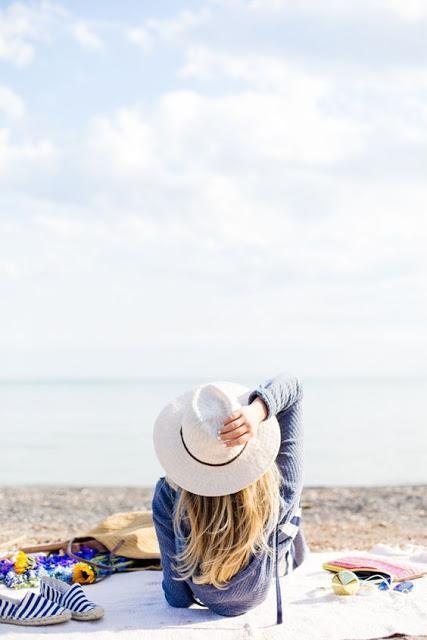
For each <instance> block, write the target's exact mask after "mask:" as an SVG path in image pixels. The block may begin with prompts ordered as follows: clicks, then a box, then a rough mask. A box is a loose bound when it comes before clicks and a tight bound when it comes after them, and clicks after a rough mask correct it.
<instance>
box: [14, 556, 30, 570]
mask: <svg viewBox="0 0 427 640" xmlns="http://www.w3.org/2000/svg"><path fill="white" fill-rule="evenodd" d="M28 565H29V558H28V556H27V554H26V553H24V551H18V553H17V554H16V558H15V572H16V573H24V571H26V570H27V568H28Z"/></svg>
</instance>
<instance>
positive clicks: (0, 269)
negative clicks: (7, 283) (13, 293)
mask: <svg viewBox="0 0 427 640" xmlns="http://www.w3.org/2000/svg"><path fill="white" fill-rule="evenodd" d="M18 271H19V270H18V267H17V265H16V264H15V263H14V262H0V278H1V277H2V276H4V277H6V278H15V277H16V276H17V275H18Z"/></svg>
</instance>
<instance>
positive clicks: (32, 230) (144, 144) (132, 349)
mask: <svg viewBox="0 0 427 640" xmlns="http://www.w3.org/2000/svg"><path fill="white" fill-rule="evenodd" d="M0 8H1V10H0V304H1V314H0V377H3V378H4V377H37V376H41V377H52V376H67V377H68V376H70V377H74V376H85V377H86V376H114V377H115V376H145V375H147V376H149V375H154V376H180V375H182V376H208V377H218V376H221V377H238V376H239V375H243V374H245V375H246V374H247V375H253V374H257V375H263V374H270V373H275V372H277V371H278V370H281V369H289V370H292V371H295V372H296V373H299V374H300V375H302V376H343V375H345V376H353V375H355V376H359V375H360V376H364V375H372V376H374V375H379V376H387V375H425V374H426V364H425V363H426V355H427V354H426V351H427V338H426V331H425V326H426V321H427V318H426V316H427V313H426V311H427V309H426V291H427V288H426V284H427V283H426V266H427V257H426V250H425V246H426V241H427V222H426V202H427V185H426V180H425V167H426V166H427V107H426V104H427V52H426V49H425V39H426V35H427V4H426V3H425V2H422V1H420V0H406V1H405V2H403V1H402V0H387V1H386V0H369V1H368V0H359V1H358V2H351V1H349V2H342V1H338V0H325V1H324V2H322V3H320V2H318V1H317V0H298V2H296V1H291V0H205V1H201V2H185V3H184V2H161V3H158V2H144V3H140V2H136V1H134V2H131V1H130V0H128V1H125V2H120V3H117V2H109V1H103V2H101V1H94V2H90V3H87V2H82V1H75V2H72V3H70V2H68V3H67V2H5V1H4V0H3V1H0Z"/></svg>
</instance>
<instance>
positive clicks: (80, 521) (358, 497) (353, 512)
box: [0, 485, 427, 551]
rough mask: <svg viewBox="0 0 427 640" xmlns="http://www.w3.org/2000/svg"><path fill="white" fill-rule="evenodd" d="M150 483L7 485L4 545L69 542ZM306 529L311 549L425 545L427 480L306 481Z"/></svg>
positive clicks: (0, 537)
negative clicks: (380, 483) (353, 484)
mask: <svg viewBox="0 0 427 640" xmlns="http://www.w3.org/2000/svg"><path fill="white" fill-rule="evenodd" d="M152 494H153V489H152V488H140V487H99V488H98V487H90V488H85V487H73V488H67V487H48V486H44V487H43V486H38V487H37V486H34V487H3V488H1V489H0V522H1V527H0V549H2V550H4V549H6V548H8V547H11V546H24V545H28V544H41V543H45V542H56V541H58V540H65V539H67V538H69V537H70V536H71V535H75V534H81V533H84V532H86V531H87V530H88V529H89V528H91V527H92V526H93V525H95V524H97V523H98V522H99V521H100V520H101V519H103V518H104V517H105V516H107V515H109V514H111V513H114V512H117V511H131V510H136V511H138V510H143V509H150V508H151V498H152ZM302 508H303V529H304V533H305V536H306V538H307V542H308V544H309V546H310V548H311V549H312V550H313V551H322V550H325V551H326V550H328V549H331V550H340V549H346V548H357V549H361V550H362V549H366V550H367V549H370V548H371V547H372V545H374V544H376V543H384V544H389V545H393V546H405V545H407V544H413V545H423V546H427V527H426V522H427V485H415V486H392V487H391V486H386V487H306V488H305V489H304V492H303V499H302Z"/></svg>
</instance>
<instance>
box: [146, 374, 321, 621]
mask: <svg viewBox="0 0 427 640" xmlns="http://www.w3.org/2000/svg"><path fill="white" fill-rule="evenodd" d="M302 395H303V393H302V386H301V383H300V382H299V380H298V379H297V378H295V377H294V376H291V375H288V374H287V373H281V374H279V375H278V376H276V377H274V378H272V379H270V380H268V381H267V382H265V383H264V384H260V385H259V386H258V387H257V388H256V389H254V390H253V391H252V392H251V394H250V396H249V399H248V403H251V402H252V401H253V400H254V399H255V398H256V397H257V396H259V397H260V398H262V399H263V400H264V402H265V404H266V406H267V410H268V416H267V417H270V416H272V415H275V416H276V417H277V420H278V422H279V424H280V430H281V446H280V450H279V453H278V455H277V458H276V462H277V464H278V466H279V468H280V470H281V473H282V475H283V478H284V487H283V489H282V493H281V497H282V509H281V516H280V520H279V521H280V524H281V525H286V524H287V523H289V522H290V521H291V519H292V522H298V525H299V518H298V519H297V520H295V518H294V517H293V516H294V513H295V511H296V509H297V508H298V507H299V506H300V499H301V491H302V486H303V429H302V410H301V404H302ZM260 428H262V425H261V427H260ZM178 491H179V488H178V487H176V485H173V483H170V482H168V481H167V478H166V477H164V476H162V477H161V478H160V479H159V480H158V482H157V484H156V487H155V490H154V495H153V500H152V510H153V520H154V526H155V529H156V533H157V537H158V540H159V546H160V554H161V563H162V568H163V581H162V587H163V591H164V594H165V597H166V600H167V602H168V603H169V604H170V605H171V606H173V607H189V606H191V605H192V604H194V603H197V604H203V605H205V606H207V607H208V608H209V609H211V610H212V611H214V612H215V613H219V614H221V615H224V616H236V615H241V614H243V613H245V612H246V611H248V610H249V609H252V608H253V607H255V606H257V605H258V604H260V603H261V602H262V601H263V600H265V598H266V596H267V593H268V591H269V588H270V585H271V581H272V577H273V575H274V571H273V570H274V558H273V557H272V556H271V555H269V554H267V553H266V552H265V551H264V552H263V553H260V554H258V555H256V556H255V555H253V556H252V557H251V559H250V561H249V563H248V564H247V565H246V566H245V567H244V568H243V569H241V570H240V571H239V572H238V573H237V574H235V575H234V576H233V577H232V578H231V579H230V581H229V582H228V585H227V588H226V589H217V588H216V587H214V586H213V585H209V584H203V585H200V584H195V583H193V581H192V580H191V579H188V580H185V581H182V580H179V581H178V580H174V577H177V575H178V574H177V573H176V572H175V571H174V570H173V568H172V566H171V562H173V559H172V556H173V555H174V554H175V553H177V552H179V551H180V550H181V549H182V544H183V543H182V540H181V539H180V538H179V537H178V536H175V533H174V529H173V524H172V519H173V513H174V506H175V503H176V500H177V497H178ZM284 529H285V531H280V529H279V531H280V533H279V545H278V551H279V559H280V560H282V559H283V555H284V554H285V553H286V552H288V551H289V553H290V554H291V558H292V565H293V566H294V567H297V566H299V565H300V564H301V563H302V562H303V560H304V558H305V556H306V553H307V551H308V547H307V545H306V542H305V539H304V536H303V532H302V529H301V527H300V526H299V527H298V532H297V534H296V537H294V539H293V540H290V537H289V535H288V534H287V533H286V526H284ZM269 542H270V543H271V544H272V543H273V534H272V535H271V536H270V540H269Z"/></svg>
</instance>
